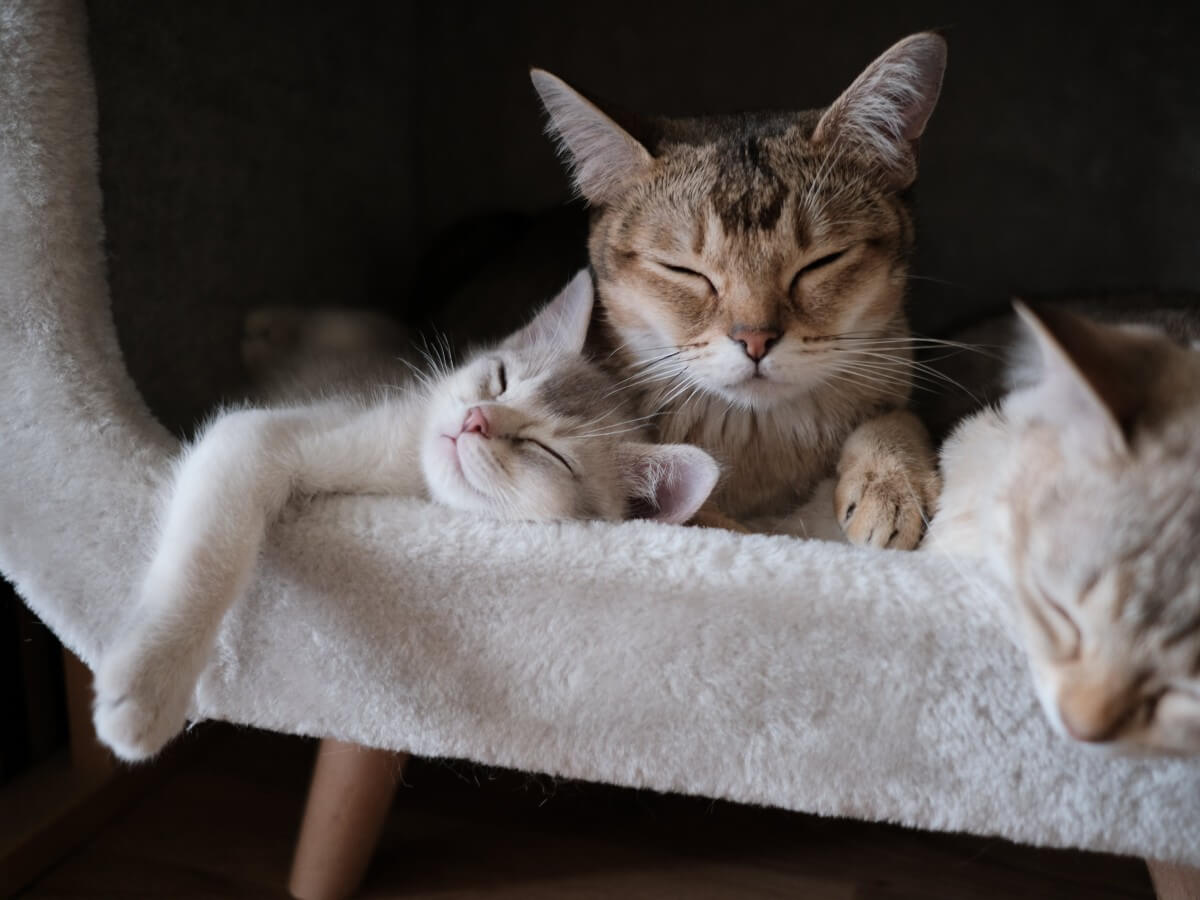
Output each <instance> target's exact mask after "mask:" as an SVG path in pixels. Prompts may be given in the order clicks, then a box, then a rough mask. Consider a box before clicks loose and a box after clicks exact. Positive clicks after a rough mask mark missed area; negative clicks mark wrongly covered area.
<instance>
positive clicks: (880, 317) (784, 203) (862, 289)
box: [533, 34, 945, 408]
mask: <svg viewBox="0 0 1200 900" xmlns="http://www.w3.org/2000/svg"><path fill="white" fill-rule="evenodd" d="M944 63H945V45H944V42H943V41H942V39H941V38H939V37H937V36H935V35H931V34H922V35H914V36H913V37H910V38H908V39H907V40H905V41H902V42H901V43H899V44H897V45H896V46H895V47H893V48H892V49H891V50H889V51H888V52H887V53H886V54H884V55H883V56H882V57H880V58H879V59H878V60H877V61H876V62H875V63H874V64H872V66H871V67H869V68H868V69H867V70H866V71H865V72H864V73H863V74H862V75H861V76H860V78H859V79H858V80H857V81H856V82H855V83H854V85H852V86H851V87H850V88H849V89H848V90H847V91H846V92H845V93H844V94H843V95H842V97H841V98H839V99H838V101H837V102H836V103H834V104H833V106H831V107H830V108H829V109H828V110H825V111H820V110H818V111H811V112H802V113H795V114H761V115H741V116H727V117H711V118H705V119H695V120H660V121H658V122H656V123H654V124H653V126H650V127H647V128H646V129H645V131H646V136H645V137H644V139H643V140H642V141H639V140H637V139H635V137H634V136H633V135H632V134H631V133H630V132H627V131H625V130H624V129H622V128H621V127H620V126H618V125H617V124H616V123H615V122H614V121H613V120H612V119H611V118H609V117H608V116H606V115H605V114H604V113H602V112H601V111H600V110H599V109H598V108H596V107H595V106H594V105H592V104H591V103H590V102H589V101H588V100H586V99H585V98H584V97H582V96H581V95H579V94H578V93H576V92H575V91H573V90H572V89H571V88H570V87H568V86H567V85H566V84H564V83H563V82H561V81H560V80H558V79H557V78H555V77H554V76H552V75H550V74H548V73H545V72H540V71H535V72H534V74H533V79H534V83H535V85H536V87H537V89H538V91H539V92H540V94H541V96H542V100H543V102H544V103H545V105H546V109H547V111H548V113H549V116H550V127H551V129H552V130H553V131H554V132H555V133H556V134H557V135H558V137H559V138H560V140H561V145H562V148H563V150H564V153H565V155H566V156H567V158H568V160H569V162H570V163H571V166H572V169H573V175H574V178H575V181H576V184H577V186H578V188H579V190H580V192H581V193H582V194H584V195H585V196H586V197H587V198H588V200H589V201H590V202H591V203H592V205H593V206H594V207H595V208H596V210H597V212H596V217H595V219H594V225H593V229H592V237H591V259H592V264H593V267H594V269H595V272H596V277H597V289H598V291H599V294H600V297H601V299H602V302H603V305H604V308H605V312H606V315H607V318H608V321H609V322H610V323H611V325H612V326H613V328H614V330H615V331H616V333H617V337H618V339H619V341H620V342H621V343H622V345H623V348H624V350H625V351H627V352H629V353H630V354H631V355H632V356H633V357H634V358H635V359H637V360H639V361H641V362H643V363H645V362H647V361H649V360H654V359H659V360H661V363H660V365H659V369H660V371H661V372H662V373H663V374H664V376H665V380H668V381H670V382H672V383H677V382H679V381H683V382H686V383H687V384H689V385H693V386H697V387H698V388H699V389H701V390H703V391H705V392H708V393H711V394H715V395H717V396H719V397H721V398H723V399H724V400H727V401H729V402H730V403H732V404H734V405H737V406H742V407H754V408H766V407H770V406H773V405H775V404H776V403H777V402H779V401H786V400H787V399H789V398H794V397H797V396H799V395H802V394H805V393H808V392H810V391H811V390H812V389H813V388H814V387H815V386H817V385H819V384H822V383H828V382H831V381H833V382H836V381H837V380H839V379H841V380H842V381H845V376H846V368H845V367H846V365H847V359H846V352H845V351H846V350H847V349H850V348H855V347H857V348H859V349H861V350H863V351H866V350H868V349H869V350H872V351H876V352H879V351H882V350H884V349H889V348H887V347H885V346H884V345H882V344H880V343H875V344H873V345H872V344H868V343H867V341H869V340H870V338H872V337H873V336H881V335H888V334H891V333H893V332H895V331H896V330H897V329H900V330H901V331H903V329H904V327H905V326H904V320H903V312H902V309H901V305H902V300H903V295H904V287H905V280H906V274H907V265H908V257H909V254H910V250H911V247H912V241H913V225H912V218H911V215H910V212H909V205H908V200H907V193H906V192H907V189H908V188H909V187H910V186H911V184H912V183H913V181H914V179H915V177H916V157H915V153H914V148H915V143H916V140H917V138H918V137H919V136H920V135H921V133H922V131H923V130H924V127H925V123H926V121H927V120H928V118H929V115H930V114H931V113H932V111H933V106H934V103H935V101H936V99H937V95H938V91H939V88H940V84H941V79H942V71H943V68H944ZM899 355H902V356H905V357H906V356H907V354H906V353H904V352H903V351H899ZM879 359H880V357H879V356H878V355H875V356H872V357H866V358H864V360H862V362H864V363H865V365H863V366H860V367H859V374H860V375H864V373H865V375H873V376H875V378H876V380H877V381H878V383H879V385H880V386H881V387H882V388H883V389H884V390H883V391H882V392H883V393H887V392H888V390H889V388H890V387H892V386H893V385H892V384H889V382H894V385H895V386H896V390H897V392H898V393H899V394H901V395H903V394H904V393H905V392H906V390H907V386H906V385H901V384H900V383H899V382H900V380H899V379H894V376H893V373H891V372H890V371H885V368H886V367H885V366H884V365H881V364H878V361H879ZM873 361H874V362H873ZM898 368H899V370H900V371H903V370H904V368H905V367H904V364H903V361H901V364H900V365H899V366H898Z"/></svg>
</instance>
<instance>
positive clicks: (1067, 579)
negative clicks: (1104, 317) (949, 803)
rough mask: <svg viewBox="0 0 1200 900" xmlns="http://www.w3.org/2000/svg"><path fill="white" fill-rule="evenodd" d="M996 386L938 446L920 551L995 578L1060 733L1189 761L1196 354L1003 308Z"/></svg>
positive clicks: (1196, 684) (1197, 683) (1072, 320)
mask: <svg viewBox="0 0 1200 900" xmlns="http://www.w3.org/2000/svg"><path fill="white" fill-rule="evenodd" d="M1018 312H1019V313H1020V317H1021V319H1022V321H1023V323H1024V325H1025V329H1026V331H1027V332H1029V333H1030V335H1031V337H1032V340H1031V341H1030V342H1028V343H1027V344H1026V345H1025V347H1024V349H1023V350H1022V351H1021V352H1020V354H1019V355H1018V365H1017V366H1016V368H1015V369H1014V372H1013V375H1012V379H1013V386H1014V388H1015V389H1014V390H1013V392H1012V393H1010V394H1009V395H1008V396H1007V397H1005V398H1004V400H1003V401H1002V403H1001V404H1000V405H999V406H998V407H993V408H989V409H987V410H984V411H983V412H980V413H978V414H976V415H975V416H973V417H972V418H970V419H968V420H966V421H965V422H963V423H962V424H961V425H960V426H959V427H958V429H957V430H956V431H955V432H954V433H953V435H952V436H951V437H950V439H949V440H948V441H947V443H946V445H945V447H944V448H943V451H942V466H943V477H944V480H945V490H944V492H943V494H942V498H941V502H940V510H939V512H938V514H937V517H936V518H935V519H934V521H933V523H932V526H931V528H930V534H929V539H928V541H927V546H929V547H930V548H931V549H934V550H938V551H942V552H949V553H968V554H972V555H978V556H983V557H985V558H986V559H987V560H989V561H990V563H991V564H992V565H993V566H994V567H995V568H996V570H997V571H998V572H999V573H1000V574H1001V576H1002V577H1003V578H1004V579H1005V580H1006V581H1007V582H1008V583H1009V584H1010V585H1011V588H1012V591H1013V593H1014V596H1015V600H1016V604H1015V606H1016V611H1017V616H1018V619H1019V622H1020V626H1021V635H1022V638H1023V645H1024V647H1025V650H1026V652H1027V654H1028V657H1029V662H1030V667H1031V669H1032V672H1033V677H1034V683H1035V686H1036V688H1037V694H1038V697H1039V699H1040V701H1041V703H1042V706H1043V707H1044V709H1045V711H1046V714H1047V715H1048V717H1049V718H1050V721H1051V722H1052V723H1053V724H1054V725H1055V727H1056V728H1058V729H1059V730H1060V731H1062V732H1063V733H1064V734H1066V735H1069V736H1071V737H1073V738H1075V739H1076V740H1080V741H1088V742H1094V743H1102V744H1109V745H1114V746H1116V747H1118V748H1119V749H1135V748H1141V749H1150V750H1161V751H1176V752H1195V751H1200V353H1197V352H1196V351H1195V350H1194V349H1190V348H1189V347H1188V346H1187V345H1186V344H1184V343H1181V342H1179V341H1178V340H1173V339H1172V338H1171V337H1168V336H1166V335H1165V334H1163V333H1162V332H1161V331H1159V330H1156V329H1151V328H1147V327H1145V326H1141V327H1138V326H1128V325H1126V326H1113V325H1101V324H1099V323H1096V322H1092V321H1089V320H1087V319H1085V318H1082V317H1080V316H1077V315H1075V314H1072V313H1069V312H1066V311H1064V310H1061V309H1053V308H1046V309H1044V310H1041V311H1039V312H1038V313H1036V314H1035V313H1033V312H1031V311H1030V310H1029V309H1027V308H1025V307H1023V306H1018Z"/></svg>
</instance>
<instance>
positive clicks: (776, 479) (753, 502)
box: [643, 388, 865, 519]
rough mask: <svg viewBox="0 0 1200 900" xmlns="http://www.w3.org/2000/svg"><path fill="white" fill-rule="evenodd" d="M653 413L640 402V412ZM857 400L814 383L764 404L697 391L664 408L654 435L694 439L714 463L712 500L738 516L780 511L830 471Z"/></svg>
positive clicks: (859, 413) (859, 414) (854, 417)
mask: <svg viewBox="0 0 1200 900" xmlns="http://www.w3.org/2000/svg"><path fill="white" fill-rule="evenodd" d="M654 412H658V410H656V409H649V408H648V409H644V410H643V413H644V414H650V413H654ZM864 417H865V416H864V411H863V407H862V405H861V398H859V402H858V403H855V402H854V400H853V399H851V398H849V397H845V396H839V394H838V392H836V391H833V390H830V389H820V388H819V389H817V390H814V391H812V392H810V393H808V394H805V395H804V396H802V397H799V398H796V399H794V400H791V401H788V402H786V403H780V404H776V405H774V406H772V407H771V408H769V409H765V410H760V409H744V408H739V407H736V406H731V405H730V404H729V402H728V401H727V400H725V399H723V398H721V397H716V396H713V395H711V394H703V395H697V396H695V397H693V398H692V399H691V400H688V401H686V402H684V403H682V404H672V405H670V406H668V407H666V408H665V409H663V410H662V411H661V413H660V415H659V417H658V419H657V423H658V431H659V436H660V439H661V440H664V441H670V442H680V443H687V444H695V445H696V446H699V447H702V448H703V449H705V450H707V451H708V452H709V453H710V454H712V455H713V456H714V457H715V458H716V459H717V461H718V462H719V463H720V465H721V481H720V483H719V485H718V487H717V490H716V492H715V493H714V494H713V498H714V501H715V503H716V505H717V507H718V508H719V509H720V510H721V511H722V512H724V513H725V514H727V515H730V516H733V517H735V518H739V519H745V518H749V517H754V516H771V515H785V514H787V513H788V512H791V511H792V510H794V509H795V507H796V506H797V505H798V504H799V503H802V502H803V501H804V500H806V499H807V498H808V496H809V494H810V493H811V492H812V489H813V488H814V487H815V486H816V484H817V482H819V481H820V480H821V479H823V478H826V477H828V476H830V475H831V474H832V473H833V471H834V469H835V467H836V465H837V460H838V453H839V451H840V448H841V446H842V444H843V443H844V441H845V439H846V437H847V435H849V433H850V432H851V431H852V430H853V429H854V427H855V426H856V425H857V424H858V423H859V422H861V421H862V420H863V418H864Z"/></svg>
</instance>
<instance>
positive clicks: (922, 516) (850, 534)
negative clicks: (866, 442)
mask: <svg viewBox="0 0 1200 900" xmlns="http://www.w3.org/2000/svg"><path fill="white" fill-rule="evenodd" d="M938 493H939V480H938V475H937V471H936V470H931V469H928V468H926V467H924V466H919V465H911V464H909V465H906V464H905V463H904V462H903V461H899V460H894V459H892V460H884V459H880V460H868V461H864V464H861V465H857V466H853V467H851V468H850V469H847V470H846V471H845V472H843V473H842V474H841V476H840V477H839V478H838V482H837V488H836V490H835V491H834V510H835V512H836V513H837V519H838V523H839V524H840V525H841V526H842V531H844V532H845V534H846V537H847V538H848V539H849V540H850V543H852V544H858V545H860V546H865V547H887V548H889V549H892V550H912V549H914V548H915V547H916V546H917V544H919V543H920V542H921V538H922V536H923V535H924V533H925V526H926V525H927V524H928V522H929V519H930V518H932V516H933V513H934V505H935V503H936V502H937V497H938Z"/></svg>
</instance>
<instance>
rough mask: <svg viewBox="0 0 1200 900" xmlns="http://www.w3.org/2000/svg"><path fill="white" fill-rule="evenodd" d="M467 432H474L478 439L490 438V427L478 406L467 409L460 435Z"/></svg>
mask: <svg viewBox="0 0 1200 900" xmlns="http://www.w3.org/2000/svg"><path fill="white" fill-rule="evenodd" d="M468 431H474V432H475V433H476V434H478V435H480V437H485V438H490V437H491V436H492V425H491V423H490V422H489V421H488V419H487V416H486V415H485V414H484V412H483V410H482V409H480V408H479V407H478V406H472V407H471V408H470V409H468V410H467V417H466V418H465V419H463V424H462V433H463V434H466V433H467V432H468Z"/></svg>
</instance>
